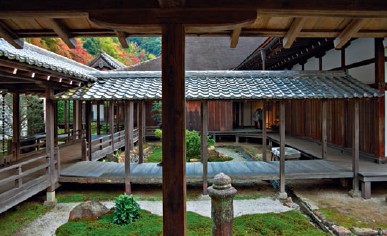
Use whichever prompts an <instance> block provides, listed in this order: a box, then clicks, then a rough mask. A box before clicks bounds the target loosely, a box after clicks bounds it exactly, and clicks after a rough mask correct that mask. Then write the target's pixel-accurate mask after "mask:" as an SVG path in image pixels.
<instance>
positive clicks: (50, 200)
mask: <svg viewBox="0 0 387 236" xmlns="http://www.w3.org/2000/svg"><path fill="white" fill-rule="evenodd" d="M56 204H57V200H56V198H55V191H54V192H48V191H47V200H46V201H44V205H45V206H55V205H56Z"/></svg>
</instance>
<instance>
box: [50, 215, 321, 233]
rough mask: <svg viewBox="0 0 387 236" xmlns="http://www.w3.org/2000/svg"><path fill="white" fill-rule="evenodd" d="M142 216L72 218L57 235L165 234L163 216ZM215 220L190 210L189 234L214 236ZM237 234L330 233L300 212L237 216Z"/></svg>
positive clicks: (234, 229) (235, 224) (188, 217)
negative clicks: (125, 220)
mask: <svg viewBox="0 0 387 236" xmlns="http://www.w3.org/2000/svg"><path fill="white" fill-rule="evenodd" d="M140 214H141V218H140V219H139V220H137V221H136V222H134V223H132V224H129V225H124V226H120V225H116V224H113V223H111V221H112V217H113V212H112V211H111V212H109V213H108V214H106V215H104V216H103V217H101V218H100V219H98V220H78V221H70V222H68V223H66V224H64V225H62V226H61V227H60V228H58V229H57V231H56V235H58V236H61V235H97V236H98V235H162V224H163V220H162V217H161V216H157V215H154V214H151V213H149V212H147V211H145V210H141V212H140ZM211 230H212V221H211V219H210V218H208V217H204V216H201V215H199V214H196V213H193V212H187V235H189V236H202V235H203V236H205V235H208V236H210V235H212V232H211ZM233 235H241V236H242V235H300V236H301V235H327V234H325V233H324V232H322V231H320V230H319V229H316V228H314V227H313V226H312V225H311V224H310V223H309V222H308V220H307V219H306V217H304V216H303V215H302V214H301V213H300V212H298V211H290V212H285V213H278V214H274V213H269V214H253V215H245V216H241V217H237V218H235V219H234V225H233Z"/></svg>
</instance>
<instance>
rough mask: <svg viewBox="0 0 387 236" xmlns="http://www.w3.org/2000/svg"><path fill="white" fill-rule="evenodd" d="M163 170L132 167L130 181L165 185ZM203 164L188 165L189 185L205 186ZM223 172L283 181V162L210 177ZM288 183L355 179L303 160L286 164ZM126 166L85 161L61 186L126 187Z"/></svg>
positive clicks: (239, 165)
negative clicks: (310, 180)
mask: <svg viewBox="0 0 387 236" xmlns="http://www.w3.org/2000/svg"><path fill="white" fill-rule="evenodd" d="M162 169H163V168H162V167H160V166H158V165H157V164H156V163H143V164H135V163H131V165H130V179H131V182H132V183H135V184H161V183H162ZM202 170H203V167H202V164H201V163H200V162H195V163H187V164H186V181H187V183H190V184H194V183H201V180H202ZM220 172H223V173H225V174H227V175H229V176H230V177H231V178H232V181H233V183H255V182H258V181H261V180H274V179H279V162H278V161H271V162H262V161H245V162H244V161H242V162H210V163H208V177H209V180H211V179H212V178H213V177H214V176H215V175H216V174H218V173H220ZM285 173H286V179H321V178H351V177H352V171H351V169H344V168H340V167H338V166H337V165H336V164H335V163H334V162H331V161H325V160H300V161H287V162H286V163H285ZM124 175H125V169H124V164H123V163H114V162H88V161H82V162H77V163H75V164H72V165H70V166H68V167H66V168H64V169H62V170H61V174H60V178H59V181H60V182H62V183H63V182H77V183H124Z"/></svg>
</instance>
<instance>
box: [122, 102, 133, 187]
mask: <svg viewBox="0 0 387 236" xmlns="http://www.w3.org/2000/svg"><path fill="white" fill-rule="evenodd" d="M131 113H133V102H129V101H126V102H125V112H124V114H125V193H127V194H130V193H131V186H130V149H131V146H132V140H131V139H130V133H132V134H133V114H131ZM130 126H132V128H130Z"/></svg>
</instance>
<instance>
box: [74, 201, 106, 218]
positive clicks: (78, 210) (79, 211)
mask: <svg viewBox="0 0 387 236" xmlns="http://www.w3.org/2000/svg"><path fill="white" fill-rule="evenodd" d="M108 211H109V209H108V208H107V207H106V206H105V205H103V204H102V203H100V202H97V201H87V202H84V203H81V204H79V205H78V206H76V207H74V209H72V210H71V211H70V215H69V220H74V219H84V218H92V219H97V218H99V217H100V216H102V215H104V214H106V213H107V212H108Z"/></svg>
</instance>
